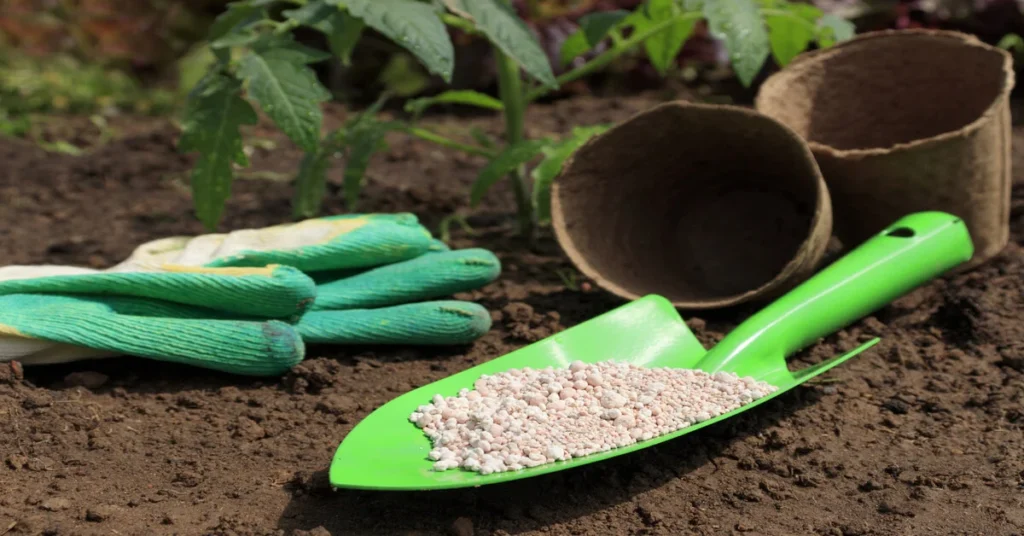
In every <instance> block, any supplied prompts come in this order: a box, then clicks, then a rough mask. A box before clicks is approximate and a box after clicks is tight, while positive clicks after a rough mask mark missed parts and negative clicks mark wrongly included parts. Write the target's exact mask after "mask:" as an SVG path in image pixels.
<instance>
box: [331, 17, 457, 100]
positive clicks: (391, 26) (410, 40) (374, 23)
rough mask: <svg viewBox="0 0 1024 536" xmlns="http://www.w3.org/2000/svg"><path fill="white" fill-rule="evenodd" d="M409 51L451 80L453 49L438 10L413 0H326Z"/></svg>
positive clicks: (446, 79)
mask: <svg viewBox="0 0 1024 536" xmlns="http://www.w3.org/2000/svg"><path fill="white" fill-rule="evenodd" d="M329 1H330V2H331V3H334V4H336V5H337V4H344V6H345V7H346V8H347V9H348V12H349V13H350V14H351V15H352V16H354V17H357V18H359V19H360V20H362V21H363V22H364V23H365V24H366V25H367V26H369V27H371V28H373V29H375V30H377V31H378V32H380V33H382V34H384V35H385V36H387V37H388V38H389V39H391V40H392V41H394V42H395V43H397V44H399V45H401V46H402V47H404V48H405V49H406V50H408V51H409V52H411V53H412V54H413V55H414V56H416V58H417V59H419V60H420V62H422V63H423V65H424V66H425V67H426V68H427V70H428V71H430V72H432V73H434V74H437V75H438V76H440V77H441V78H442V79H443V80H444V81H445V82H451V78H452V71H453V70H454V69H455V48H454V46H453V45H452V41H451V38H450V37H449V36H448V29H447V28H445V25H444V23H443V22H441V18H440V17H439V16H438V12H437V10H436V9H435V8H434V7H432V6H431V5H429V4H425V3H422V2H416V1H415V0H345V1H344V2H341V0H329Z"/></svg>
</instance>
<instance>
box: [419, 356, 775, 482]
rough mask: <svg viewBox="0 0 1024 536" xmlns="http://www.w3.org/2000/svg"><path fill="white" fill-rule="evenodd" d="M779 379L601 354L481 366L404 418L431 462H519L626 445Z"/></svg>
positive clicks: (467, 465)
mask: <svg viewBox="0 0 1024 536" xmlns="http://www.w3.org/2000/svg"><path fill="white" fill-rule="evenodd" d="M775 390H776V388H775V387H774V386H772V385H769V384H767V383H764V382H759V381H755V380H754V379H752V378H740V377H739V376H737V375H735V374H732V373H724V372H718V373H715V374H707V373H705V372H702V371H699V370H691V369H674V368H644V367H639V366H636V365H632V364H627V363H618V362H615V361H605V362H600V363H594V364H587V363H583V362H581V361H575V362H573V363H572V364H571V365H570V366H569V368H567V369H554V368H551V367H548V368H546V369H540V370H536V369H531V368H523V369H519V370H510V371H506V372H502V373H500V374H494V375H483V376H481V377H480V379H478V380H477V381H476V383H475V385H474V389H473V390H469V389H463V390H461V391H460V392H459V394H458V396H451V397H447V398H446V397H443V396H441V395H434V398H433V400H432V403H430V404H425V405H422V406H420V407H419V408H418V409H417V411H416V412H415V413H413V414H412V415H411V416H410V417H409V420H410V421H412V422H413V423H414V424H415V425H416V426H418V427H419V428H420V429H422V430H423V432H424V433H425V434H426V435H427V437H429V438H430V440H431V442H432V443H433V446H434V449H433V450H431V451H430V458H431V459H432V460H434V461H435V463H434V470H436V471H444V470H447V469H451V468H455V467H462V468H464V469H468V470H471V471H476V472H479V473H481V474H485V475H486V474H490V473H498V472H502V471H515V470H519V469H522V468H524V467H536V466H538V465H541V464H545V463H552V462H555V461H559V460H568V459H570V458H578V457H580V456H586V455H588V454H593V453H595V452H603V451H607V450H611V449H614V448H617V447H624V446H627V445H631V444H633V443H636V442H638V441H645V440H648V439H651V438H653V437H658V436H661V435H664V434H668V433H671V432H674V431H676V430H679V429H682V428H685V427H687V426H690V425H692V424H695V423H698V422H701V421H706V420H708V419H711V418H714V417H716V416H718V415H721V414H723V413H727V412H729V411H732V410H734V409H736V408H738V407H740V406H743V405H744V404H748V403H750V402H752V401H754V400H757V399H758V398H761V397H764V396H767V395H768V394H770V393H772V392H774V391H775Z"/></svg>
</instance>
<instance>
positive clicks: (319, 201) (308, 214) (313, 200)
mask: <svg viewBox="0 0 1024 536" xmlns="http://www.w3.org/2000/svg"><path fill="white" fill-rule="evenodd" d="M331 153H332V151H330V150H325V149H324V148H318V149H317V150H316V151H314V152H309V153H306V155H305V156H304V157H303V158H302V162H301V163H300V164H299V173H298V175H296V177H295V197H294V199H293V200H292V211H293V213H294V215H295V217H297V218H313V217H316V216H317V215H318V214H319V213H320V207H321V206H322V205H323V199H324V193H325V192H326V190H327V167H328V164H329V163H330V157H331Z"/></svg>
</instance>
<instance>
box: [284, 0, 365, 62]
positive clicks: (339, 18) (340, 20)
mask: <svg viewBox="0 0 1024 536" xmlns="http://www.w3.org/2000/svg"><path fill="white" fill-rule="evenodd" d="M282 13H283V14H284V16H286V17H288V18H290V19H293V20H295V21H297V22H299V23H300V24H303V25H306V26H310V27H312V28H316V29H317V30H319V31H320V32H321V33H323V34H324V35H325V36H326V37H327V44H328V46H330V47H331V52H333V53H334V55H335V56H337V57H338V59H339V60H340V61H341V63H342V65H345V66H346V67H347V66H349V65H351V64H352V51H353V50H354V49H355V47H356V43H358V42H359V38H360V37H362V35H363V29H364V28H365V27H366V24H365V23H364V22H363V21H362V20H360V19H357V18H355V17H353V16H351V15H349V14H348V13H346V12H345V11H342V10H341V8H339V7H338V6H336V5H332V4H331V3H330V2H328V0H313V1H312V2H310V3H308V4H306V5H304V6H302V7H300V8H298V9H289V10H285V11H283V12H282Z"/></svg>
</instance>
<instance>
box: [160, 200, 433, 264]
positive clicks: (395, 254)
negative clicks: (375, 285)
mask: <svg viewBox="0 0 1024 536" xmlns="http://www.w3.org/2000/svg"><path fill="white" fill-rule="evenodd" d="M432 245H433V238H432V237H431V236H430V231H428V230H427V229H426V228H425V227H423V226H422V225H420V224H419V222H418V221H416V218H415V216H412V215H411V214H410V215H405V216H402V215H390V214H387V215H384V214H382V215H358V216H347V217H337V216H336V217H329V218H317V219H311V220H305V221H302V222H299V223H294V224H287V225H280V226H276V227H268V228H265V229H254V230H245V231H235V232H233V233H231V234H229V235H227V238H224V239H223V242H222V243H220V244H219V245H218V246H217V247H216V249H215V251H213V252H212V255H213V256H216V258H212V257H211V252H210V251H208V249H209V248H207V247H204V248H203V249H204V251H206V252H205V253H203V256H206V257H207V258H212V260H209V261H207V262H205V266H211V267H220V266H265V265H268V264H284V265H287V266H294V267H295V268H298V269H299V270H302V271H303V272H315V271H321V270H339V269H353V268H369V267H373V266H381V265H384V264H389V263H394V262H400V261H404V260H408V259H412V258H415V257H418V256H420V255H422V254H424V253H426V252H427V251H428V250H429V249H430V248H431V247H432ZM183 258H184V259H185V261H179V262H181V263H182V264H191V263H192V262H193V261H198V258H192V257H190V256H189V255H188V254H187V252H186V253H185V254H183Z"/></svg>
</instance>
